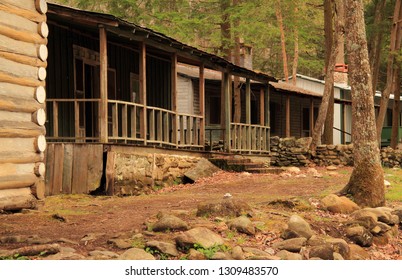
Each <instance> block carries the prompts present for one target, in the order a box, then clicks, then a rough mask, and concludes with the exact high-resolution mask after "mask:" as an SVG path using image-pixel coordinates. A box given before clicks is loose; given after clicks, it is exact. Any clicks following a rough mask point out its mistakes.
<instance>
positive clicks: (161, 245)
mask: <svg viewBox="0 0 402 280" xmlns="http://www.w3.org/2000/svg"><path fill="white" fill-rule="evenodd" d="M146 246H147V247H151V248H155V249H157V250H158V251H159V252H161V253H163V254H167V255H169V256H173V257H177V256H178V255H179V251H177V249H176V245H175V244H172V243H168V242H161V241H156V240H155V241H148V242H147V243H146Z"/></svg>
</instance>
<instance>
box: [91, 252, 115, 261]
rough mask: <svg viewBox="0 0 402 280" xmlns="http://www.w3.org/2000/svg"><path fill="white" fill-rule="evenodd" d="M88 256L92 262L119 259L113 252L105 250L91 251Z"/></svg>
mask: <svg viewBox="0 0 402 280" xmlns="http://www.w3.org/2000/svg"><path fill="white" fill-rule="evenodd" d="M89 255H90V256H91V257H92V259H94V260H111V259H116V258H118V257H119V255H118V254H116V253H115V252H111V251H106V250H95V251H91V252H89Z"/></svg>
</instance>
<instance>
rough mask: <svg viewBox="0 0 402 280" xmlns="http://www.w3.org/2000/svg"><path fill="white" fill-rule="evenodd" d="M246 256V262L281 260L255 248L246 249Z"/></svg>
mask: <svg viewBox="0 0 402 280" xmlns="http://www.w3.org/2000/svg"><path fill="white" fill-rule="evenodd" d="M243 251H244V256H245V259H246V260H279V259H280V258H279V257H277V256H272V255H270V254H268V253H267V252H264V251H262V250H260V249H256V248H253V247H244V248H243Z"/></svg>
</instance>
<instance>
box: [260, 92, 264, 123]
mask: <svg viewBox="0 0 402 280" xmlns="http://www.w3.org/2000/svg"><path fill="white" fill-rule="evenodd" d="M264 100H265V93H264V89H263V88H261V89H260V125H265V112H264V111H265V110H264V108H265V105H264Z"/></svg>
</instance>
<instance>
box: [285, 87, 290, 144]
mask: <svg viewBox="0 0 402 280" xmlns="http://www.w3.org/2000/svg"><path fill="white" fill-rule="evenodd" d="M285 98H286V99H285V100H286V101H285V111H286V126H285V135H286V137H290V96H289V95H288V94H287V95H286V97H285Z"/></svg>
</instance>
